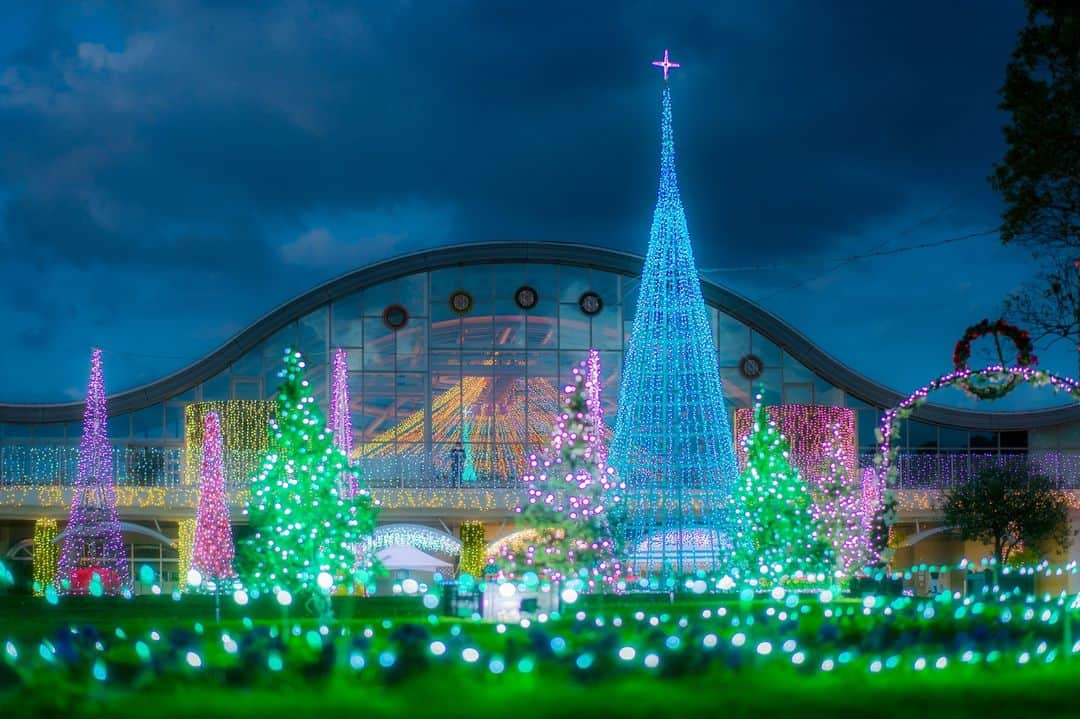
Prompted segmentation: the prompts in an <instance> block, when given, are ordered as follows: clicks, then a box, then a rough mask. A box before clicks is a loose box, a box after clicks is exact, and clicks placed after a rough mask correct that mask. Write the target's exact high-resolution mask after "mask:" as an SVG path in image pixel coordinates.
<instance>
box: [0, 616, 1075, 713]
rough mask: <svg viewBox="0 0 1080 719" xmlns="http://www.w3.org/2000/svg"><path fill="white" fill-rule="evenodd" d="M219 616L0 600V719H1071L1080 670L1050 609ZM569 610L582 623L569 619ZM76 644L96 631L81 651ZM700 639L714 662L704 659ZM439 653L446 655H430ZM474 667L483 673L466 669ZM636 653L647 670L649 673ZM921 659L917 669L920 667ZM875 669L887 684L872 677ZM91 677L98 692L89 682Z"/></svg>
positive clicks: (473, 668) (79, 645)
mask: <svg viewBox="0 0 1080 719" xmlns="http://www.w3.org/2000/svg"><path fill="white" fill-rule="evenodd" d="M222 607H223V623H222V625H221V626H216V625H214V622H213V600H212V599H211V598H209V597H204V596H193V595H185V596H184V598H183V599H182V601H179V602H177V601H174V600H173V599H172V598H171V597H152V596H147V597H136V598H134V599H132V600H122V599H117V598H102V599H93V598H87V597H61V598H60V600H59V602H58V603H57V604H55V605H52V604H49V603H48V602H46V601H45V600H43V599H41V598H31V597H16V596H0V652H3V651H4V648H5V646H6V645H5V642H7V641H8V640H11V642H12V645H11V646H14V647H17V654H18V662H17V663H13V662H11V661H9V662H7V664H5V662H4V661H3V660H2V657H3V654H0V719H6V717H8V716H42V717H46V716H57V717H82V716H101V717H118V718H121V719H122V718H126V717H151V718H152V719H170V718H172V717H200V718H202V717H206V716H217V715H226V716H234V717H252V718H255V717H270V716H287V717H306V716H320V717H326V716H328V714H330V715H332V714H335V713H343V712H344V713H347V714H349V715H353V714H356V715H362V716H365V717H399V716H408V717H416V718H417V719H424V718H425V717H433V718H434V717H475V716H477V715H480V714H490V715H492V716H496V717H504V716H505V717H510V718H511V719H518V718H525V717H563V716H565V717H570V716H573V717H589V716H598V717H608V716H621V717H658V716H680V717H713V716H723V717H744V716H745V717H751V716H752V717H773V716H791V717H905V718H910V717H923V716H942V717H980V718H981V719H985V718H987V717H1009V716H1011V717H1028V716H1039V717H1040V718H1044V717H1058V716H1060V717H1065V716H1069V717H1075V716H1077V715H1078V710H1077V706H1076V703H1077V700H1076V699H1075V687H1076V686H1078V685H1080V655H1078V658H1077V659H1076V660H1075V661H1070V659H1071V658H1072V653H1071V652H1068V651H1067V647H1068V645H1069V642H1070V641H1071V639H1068V638H1066V636H1064V635H1063V631H1064V629H1063V626H1064V622H1062V621H1060V619H1061V618H1062V617H1064V616H1065V615H1064V614H1060V612H1059V616H1056V617H1054V618H1052V619H1050V620H1044V619H1043V618H1042V614H1043V612H1048V611H1054V608H1053V605H1050V604H1047V605H1039V604H1025V603H1023V602H1013V603H1010V604H1008V605H1001V606H998V605H997V604H996V603H993V602H991V603H988V604H987V606H986V607H984V608H982V609H980V610H979V611H978V612H975V611H973V608H972V607H971V606H970V605H967V606H964V605H960V604H955V603H950V602H948V601H938V602H931V601H918V600H916V601H901V602H899V603H894V604H891V605H890V606H889V608H888V610H887V611H885V610H883V609H882V607H881V606H879V607H878V608H877V609H876V610H874V612H872V613H868V612H867V611H866V610H864V608H863V605H862V603H861V601H857V600H855V601H853V600H847V601H842V602H831V603H829V604H828V605H824V604H821V603H820V602H818V601H816V600H814V599H802V600H800V602H799V607H798V610H796V609H793V608H792V606H790V605H785V604H784V603H782V602H772V601H767V600H762V601H756V602H754V603H752V604H743V603H740V602H738V601H733V600H731V599H730V598H726V599H725V598H722V597H717V596H711V597H710V596H703V597H686V598H680V599H679V601H678V602H676V603H675V604H674V605H672V604H671V603H670V602H669V601H668V600H666V599H665V598H664V597H663V596H653V597H648V596H637V597H633V596H630V597H625V596H624V597H618V598H612V597H605V598H597V597H589V598H587V599H586V600H585V601H583V602H581V603H579V604H576V605H575V606H574V607H572V608H571V611H569V612H566V613H565V615H564V617H563V618H561V619H559V620H558V621H549V622H546V623H543V624H540V623H534V624H533V625H532V626H531V627H528V628H525V627H520V626H517V625H512V626H510V627H507V628H505V629H500V628H499V627H497V626H496V625H493V624H485V623H476V622H472V621H469V620H458V619H448V618H440V617H435V616H432V615H431V613H430V611H429V610H426V609H424V607H423V605H422V603H421V600H420V598H418V597H374V598H366V599H365V598H336V599H335V614H336V616H337V618H338V620H339V622H338V624H337V625H336V626H335V627H334V629H333V631H332V632H331V633H329V634H328V635H326V636H327V638H326V639H320V637H319V636H317V632H316V624H315V622H314V620H311V619H309V618H300V616H301V615H302V614H303V613H302V612H301V611H299V609H296V608H294V610H295V611H294V612H293V616H291V617H290V618H289V621H288V622H287V624H286V623H285V622H284V621H283V617H282V612H281V608H280V607H278V606H277V605H276V604H275V603H274V602H273V601H272V600H266V599H262V600H259V601H255V602H252V603H250V604H248V605H246V606H243V607H240V606H237V605H235V604H234V603H233V602H231V601H225V602H223V604H222ZM1029 609H1031V610H1032V611H1030V612H1029V611H1028V610H1029ZM1058 609H1059V610H1060V608H1058ZM721 610H723V611H724V612H725V614H723V615H722V618H721V615H720V614H719V612H720V611H721ZM785 610H786V611H788V612H790V614H791V616H789V617H787V618H786V619H785V618H782V617H781V616H780V615H781V613H782V612H784V611H785ZM579 611H585V612H586V613H587V619H586V620H584V621H575V619H574V615H576V614H577V613H578V612H579ZM705 614H707V615H708V616H704V615H705ZM600 617H603V618H602V619H600ZM616 618H618V619H616ZM71 626H76V627H86V626H94V627H96V628H97V632H96V633H93V632H88V631H87V630H85V629H81V630H79V632H78V633H77V634H74V635H73V634H72V631H71V629H70V628H69V627H71ZM197 626H199V629H196V627H197ZM116 627H121V628H122V629H123V632H122V634H117V633H116V632H115V628H116ZM282 627H286V629H285V634H286V636H285V637H284V638H282V637H281V636H279V635H278V633H277V632H278V631H279V629H281V628H282ZM293 627H296V629H295V630H294V629H293ZM223 632H224V633H225V634H226V635H228V636H229V637H232V638H235V640H236V641H238V642H240V643H241V644H242V643H243V642H244V640H245V637H246V638H248V639H253V638H254V640H253V643H252V646H251V647H249V648H248V649H244V648H241V649H240V650H239V651H237V650H236V649H235V647H234V648H233V650H232V651H229V650H228V649H223V645H222V642H223V638H222V633H223ZM73 636H74V637H75V639H72V637H73ZM152 636H153V637H154V638H151V637H152ZM740 637H742V640H739V638H740ZM44 639H48V640H49V641H48V642H47V643H43V640H44ZM675 639H678V641H677V642H676V641H674V640H675ZM764 640H767V641H769V642H770V651H769V652H767V653H766V654H767V656H765V655H762V653H761V651H760V649H761V644H760V642H761V641H764ZM785 640H790V641H791V642H797V645H798V647H799V649H800V651H803V650H805V652H806V654H807V659H806V661H805V663H802V662H800V663H799V664H798V665H796V664H795V663H794V662H793V661H792V660H791V657H792V651H793V650H792V649H785V650H782V649H781V644H782V642H784V641H785ZM230 641H232V640H231V639H230ZM557 641H558V642H561V643H562V644H561V645H560V646H559V647H558V648H556V645H555V642H557ZM708 641H712V642H713V644H712V645H708V644H705V646H715V647H716V649H715V650H708V651H706V650H703V649H702V646H703V642H708ZM95 642H96V643H97V644H98V645H99V646H97V648H95V646H94V644H95ZM1040 643H1041V644H1042V645H1041V646H1040ZM435 644H442V645H443V646H444V648H445V653H442V652H440V653H439V654H438V655H436V654H435V653H434V652H433V651H432V649H431V647H433V646H434V645H435ZM140 645H142V646H140ZM629 646H632V647H635V648H636V652H637V653H636V656H635V657H634V659H633V661H624V660H622V659H621V658H619V655H618V652H619V651H620V648H625V647H629ZM792 646H795V644H793V645H792ZM968 646H971V647H974V648H975V649H976V651H981V652H982V653H983V654H984V655H985V653H986V651H987V650H988V648H991V647H1000V648H1001V652H1000V653H999V652H992V653H999V654H1000V657H998V658H997V659H995V660H994V661H976V662H974V663H970V664H969V663H964V662H962V661H960V660H959V659H958V657H959V656H960V652H961V650H962V649H964V648H966V647H968ZM46 647H50V648H53V649H54V650H55V653H54V654H50V653H49V652H48V651H46V650H45V648H46ZM755 647H756V648H757V649H758V651H755ZM1036 647H1038V648H1036ZM472 649H475V651H476V655H478V657H479V659H478V660H477V661H473V662H469V661H467V660H463V657H464V656H465V653H464V652H467V651H470V650H472ZM139 652H142V654H141V655H139V654H138V653H139ZM647 652H651V653H655V655H656V656H657V657H659V658H660V661H659V663H658V665H657V666H655V667H652V668H649V667H648V665H647V664H643V663H642V659H643V658H644V657H646V656H647V654H646V653H647ZM1048 652H1052V653H1056V654H1057V656H1056V659H1055V660H1054V661H1049V654H1048ZM193 654H194V655H196V656H197V659H198V667H197V668H193V666H192V665H191V662H190V657H191V656H192V655H193ZM585 654H588V655H589V656H590V657H594V663H590V666H589V667H587V670H583V669H581V668H580V667H579V666H578V665H577V664H576V663H575V658H580V657H581V656H583V655H585ZM387 655H393V656H392V659H391V661H390V663H389V664H382V661H383V659H384V657H386V656H387ZM845 655H846V656H847V658H846V659H845V658H843V657H844V656H845ZM1024 655H1027V656H1024ZM923 656H925V657H926V658H927V660H928V662H929V663H928V664H924V666H923V667H921V668H913V664H912V662H913V660H915V659H916V658H917V657H923ZM64 657H67V658H66V659H65V658H64ZM357 657H359V658H360V659H359V660H357ZM875 657H880V658H881V659H882V660H884V659H885V658H887V657H893V658H895V659H896V666H895V668H891V669H889V670H887V671H882V672H881V673H871V672H870V671H868V670H867V666H868V665H869V662H870V661H871V659H873V658H875ZM938 657H948V658H949V662H948V663H947V666H946V668H944V669H933V668H932V666H931V665H932V664H933V663H934V661H935V660H936V658H938ZM823 659H826V660H827V661H828V662H829V663H830V671H823V670H822V669H821V666H822V660H823ZM834 659H835V660H836V661H835V668H832V666H831V665H832V663H833V660H834ZM275 661H278V664H277V667H276V668H273V667H274V662H275ZM357 661H359V663H355V662H357ZM525 661H527V662H528V663H529V668H528V669H523V668H522V666H523V662H525ZM490 662H499V663H500V671H499V672H495V671H493V670H492V669H491V666H492V664H491V663H490ZM96 663H100V664H101V667H102V670H103V673H104V674H105V675H107V678H105V679H97V678H94V677H93V676H92V674H93V671H96V669H95V667H96V666H97V664H96ZM16 665H17V666H18V667H19V670H18V671H14V670H12V669H10V668H9V666H16ZM268 667H271V668H268Z"/></svg>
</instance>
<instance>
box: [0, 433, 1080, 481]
mask: <svg viewBox="0 0 1080 719" xmlns="http://www.w3.org/2000/svg"><path fill="white" fill-rule="evenodd" d="M78 458H79V448H78V446H75V445H68V444H55V445H50V444H35V445H25V444H23V445H20V444H0V486H2V485H7V486H13V485H21V486H26V485H29V486H68V485H71V484H73V483H74V481H75V477H76V475H77V474H78V465H79V461H78ZM859 459H860V465H861V466H863V467H868V466H872V464H873V455H870V454H864V455H860V458H859ZM224 462H225V480H226V483H227V484H229V485H230V486H232V487H234V488H239V487H242V486H245V485H247V484H248V483H249V482H250V480H251V478H252V477H253V476H254V475H255V474H256V473H257V472H258V471H259V469H260V467H261V464H262V455H261V454H260V453H258V452H255V451H250V450H235V449H232V450H230V449H226V450H225V452H224ZM1023 462H1028V463H1030V464H1031V465H1033V466H1034V467H1035V468H1036V469H1037V470H1038V471H1040V472H1042V473H1044V474H1047V475H1049V476H1050V477H1051V478H1052V479H1053V480H1054V482H1055V483H1056V484H1057V485H1058V486H1059V487H1061V488H1062V489H1080V452H1056V451H1055V452H1050V451H1029V452H1013V453H1008V452H1006V453H1001V454H996V453H980V452H955V453H948V452H942V453H938V454H921V453H913V452H912V453H908V452H901V453H900V455H899V456H898V458H897V463H896V467H897V469H898V478H897V485H896V486H897V488H898V489H947V488H949V487H951V486H954V485H956V484H959V483H962V482H965V481H967V480H968V479H970V478H972V477H974V476H975V475H976V474H977V473H978V472H979V471H981V470H982V469H983V468H985V467H988V466H993V465H1006V466H1007V465H1015V464H1017V463H1023ZM198 466H199V458H198V457H187V456H186V453H185V450H184V449H183V448H182V447H177V446H125V447H114V448H113V480H114V481H115V482H116V484H117V485H118V486H135V487H140V486H144V487H180V486H191V485H193V484H195V483H197V481H198ZM356 467H357V469H358V470H359V472H360V475H361V476H362V477H363V482H364V483H365V484H366V485H367V486H369V487H372V488H377V489H380V488H383V489H385V488H403V489H514V488H516V487H518V486H520V485H519V482H520V478H519V477H517V476H512V477H507V476H501V475H499V474H497V473H493V472H484V471H478V472H476V473H475V474H476V477H475V479H472V480H469V479H465V478H464V477H463V476H462V472H461V471H460V470H459V471H456V472H455V471H453V469H452V468H451V466H450V465H449V464H448V462H447V461H446V458H445V457H443V456H441V455H440V456H433V455H432V454H430V453H426V452H422V453H417V454H412V455H408V456H397V457H379V458H367V459H360V460H358V461H357V462H356Z"/></svg>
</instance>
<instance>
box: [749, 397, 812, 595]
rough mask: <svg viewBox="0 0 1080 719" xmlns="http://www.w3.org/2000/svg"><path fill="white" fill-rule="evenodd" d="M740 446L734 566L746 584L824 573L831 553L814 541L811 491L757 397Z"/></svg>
mask: <svg viewBox="0 0 1080 719" xmlns="http://www.w3.org/2000/svg"><path fill="white" fill-rule="evenodd" d="M744 447H745V449H746V468H745V469H744V470H743V472H742V474H741V475H740V477H739V483H738V486H737V488H736V493H735V497H734V499H733V503H734V507H735V530H736V537H737V539H738V541H736V542H735V545H736V563H737V564H738V566H739V567H740V568H741V569H742V571H743V577H744V579H747V580H750V579H756V580H758V581H761V582H764V583H766V584H775V583H778V582H788V581H792V580H804V579H805V578H807V577H810V576H811V575H814V576H816V575H818V574H820V573H826V572H828V570H829V568H830V563H831V560H830V550H829V549H828V547H827V545H826V544H825V543H824V542H823V541H821V540H820V539H819V538H818V533H817V523H816V521H815V520H814V517H813V514H812V511H811V504H812V500H811V496H810V491H809V489H808V488H807V486H806V484H805V483H804V482H803V481H802V478H801V477H800V476H799V470H798V469H797V468H796V467H795V465H794V464H793V463H792V461H791V457H790V456H789V445H788V441H787V439H785V438H784V436H783V435H782V434H781V433H780V430H779V429H778V428H777V426H776V425H775V424H774V423H773V421H772V420H770V419H769V417H768V415H767V414H766V412H765V405H764V404H763V403H762V399H761V393H760V392H758V394H757V395H756V397H755V403H754V426H753V428H752V429H751V431H750V434H749V435H747V437H746V439H745V440H744Z"/></svg>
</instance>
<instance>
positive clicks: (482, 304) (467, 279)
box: [432, 265, 513, 313]
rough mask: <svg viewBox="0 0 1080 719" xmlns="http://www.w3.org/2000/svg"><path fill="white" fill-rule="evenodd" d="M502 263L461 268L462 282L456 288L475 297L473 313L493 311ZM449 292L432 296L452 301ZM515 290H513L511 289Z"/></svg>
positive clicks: (444, 300) (442, 300)
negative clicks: (497, 274) (497, 276)
mask: <svg viewBox="0 0 1080 719" xmlns="http://www.w3.org/2000/svg"><path fill="white" fill-rule="evenodd" d="M499 268H501V265H479V266H473V267H463V268H462V269H461V284H460V285H459V286H458V287H455V288H454V290H465V291H466V292H468V293H469V294H470V295H472V297H473V302H474V303H475V304H474V307H473V313H477V312H488V313H490V312H491V303H492V301H493V300H494V299H495V286H496V284H497V282H496V273H497V272H498V271H499ZM454 290H451V291H450V292H447V293H446V294H445V295H444V296H442V297H437V298H432V299H433V300H439V301H441V302H447V303H449V302H450V294H451V293H452V292H453V291H454ZM511 291H513V290H511Z"/></svg>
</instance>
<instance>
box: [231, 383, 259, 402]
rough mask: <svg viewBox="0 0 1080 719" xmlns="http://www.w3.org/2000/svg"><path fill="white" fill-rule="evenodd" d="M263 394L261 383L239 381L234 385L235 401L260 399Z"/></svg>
mask: <svg viewBox="0 0 1080 719" xmlns="http://www.w3.org/2000/svg"><path fill="white" fill-rule="evenodd" d="M261 394H262V391H261V387H260V383H259V382H258V381H255V382H247V381H237V382H234V383H233V398H234V399H259V398H260V395H261Z"/></svg>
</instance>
